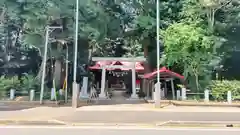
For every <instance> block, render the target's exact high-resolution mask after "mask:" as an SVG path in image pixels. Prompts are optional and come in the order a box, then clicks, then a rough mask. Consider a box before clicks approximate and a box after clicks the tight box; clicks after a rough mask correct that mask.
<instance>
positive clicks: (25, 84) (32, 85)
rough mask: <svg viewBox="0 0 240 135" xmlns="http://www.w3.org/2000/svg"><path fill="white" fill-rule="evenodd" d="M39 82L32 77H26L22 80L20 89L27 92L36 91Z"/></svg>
mask: <svg viewBox="0 0 240 135" xmlns="http://www.w3.org/2000/svg"><path fill="white" fill-rule="evenodd" d="M39 87H40V82H39V81H38V79H36V77H35V76H33V75H26V76H24V77H23V78H22V83H21V89H22V90H25V91H29V90H31V89H34V90H38V88H39Z"/></svg>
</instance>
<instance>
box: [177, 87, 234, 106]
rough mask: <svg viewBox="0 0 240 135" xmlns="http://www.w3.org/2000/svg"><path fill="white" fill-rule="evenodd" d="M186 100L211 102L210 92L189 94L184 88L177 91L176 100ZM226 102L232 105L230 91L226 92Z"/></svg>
mask: <svg viewBox="0 0 240 135" xmlns="http://www.w3.org/2000/svg"><path fill="white" fill-rule="evenodd" d="M220 94H221V93H220ZM188 99H194V100H201V99H203V101H204V102H209V101H211V100H213V96H212V93H211V91H210V90H205V91H204V93H191V92H188V91H187V90H186V89H185V88H183V89H181V90H177V100H188ZM226 101H227V102H228V103H232V101H233V97H232V92H231V91H228V92H227V94H226Z"/></svg>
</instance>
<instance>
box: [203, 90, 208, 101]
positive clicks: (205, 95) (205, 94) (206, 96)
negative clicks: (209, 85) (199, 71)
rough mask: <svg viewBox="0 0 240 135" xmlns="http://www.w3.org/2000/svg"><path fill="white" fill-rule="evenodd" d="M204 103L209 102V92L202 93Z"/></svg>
mask: <svg viewBox="0 0 240 135" xmlns="http://www.w3.org/2000/svg"><path fill="white" fill-rule="evenodd" d="M204 102H209V90H208V89H206V90H205V91H204Z"/></svg>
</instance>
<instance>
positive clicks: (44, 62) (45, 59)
mask: <svg viewBox="0 0 240 135" xmlns="http://www.w3.org/2000/svg"><path fill="white" fill-rule="evenodd" d="M54 29H62V27H59V26H56V27H51V26H47V27H46V34H45V45H44V56H43V65H42V66H43V67H42V68H43V72H42V80H41V93H40V104H42V103H43V95H44V81H45V75H46V63H47V49H48V40H49V39H48V38H49V31H50V30H54ZM50 32H51V31H50Z"/></svg>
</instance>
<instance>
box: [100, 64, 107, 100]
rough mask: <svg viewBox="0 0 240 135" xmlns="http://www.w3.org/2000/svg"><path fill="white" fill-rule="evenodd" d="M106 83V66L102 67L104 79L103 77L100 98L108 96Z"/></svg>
mask: <svg viewBox="0 0 240 135" xmlns="http://www.w3.org/2000/svg"><path fill="white" fill-rule="evenodd" d="M105 83H106V68H105V67H103V68H102V79H101V92H100V94H99V98H106V94H105Z"/></svg>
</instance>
